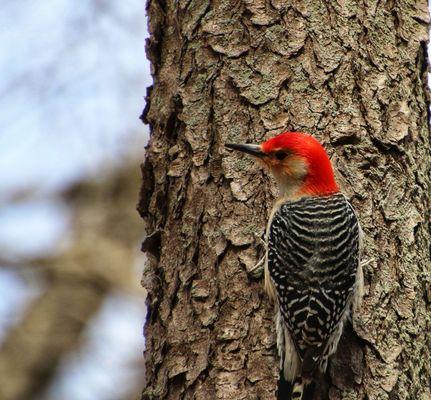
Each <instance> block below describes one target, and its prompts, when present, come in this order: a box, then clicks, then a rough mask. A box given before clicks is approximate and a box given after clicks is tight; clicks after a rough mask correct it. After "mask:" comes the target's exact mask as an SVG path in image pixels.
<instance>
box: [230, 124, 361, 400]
mask: <svg viewBox="0 0 431 400" xmlns="http://www.w3.org/2000/svg"><path fill="white" fill-rule="evenodd" d="M226 147H227V148H229V149H233V150H238V151H241V152H244V153H247V154H251V155H252V156H254V157H256V158H257V159H259V160H260V161H261V162H262V163H263V164H264V165H265V166H267V167H268V168H269V169H270V171H271V172H272V174H273V175H274V177H275V179H276V181H277V183H278V185H279V189H280V198H279V199H278V200H277V201H276V203H275V206H274V208H273V210H272V213H271V216H270V219H269V223H268V227H267V231H266V241H267V251H266V262H265V289H266V291H267V292H268V294H269V295H270V297H272V298H273V299H274V300H275V304H276V330H277V347H278V351H279V354H280V381H279V388H278V399H280V400H281V399H283V400H285V399H297V400H298V399H302V400H311V399H312V398H313V392H314V387H315V378H316V376H317V375H318V373H319V371H320V372H324V371H325V369H326V366H327V362H328V357H329V356H330V355H331V354H333V353H334V352H335V350H336V348H337V345H338V341H339V340H340V336H341V333H342V330H343V324H344V322H345V321H346V318H348V316H349V315H350V314H351V312H353V311H355V310H356V309H357V307H358V306H359V304H360V301H361V298H362V286H363V277H362V268H361V266H360V263H359V261H360V251H361V250H360V247H361V242H362V231H361V228H360V226H359V222H358V219H357V217H356V214H355V212H354V210H353V208H352V206H351V205H350V203H349V202H348V201H347V199H346V198H345V197H344V196H343V194H341V193H340V191H339V188H338V186H337V184H336V182H335V178H334V172H333V169H332V165H331V162H330V160H329V157H328V155H327V153H326V151H325V150H324V148H323V147H322V145H321V144H320V143H319V142H318V141H317V140H316V139H314V138H313V137H312V136H310V135H308V134H305V133H298V132H286V133H282V134H280V135H278V136H276V137H274V138H272V139H269V140H267V141H266V142H264V143H262V144H261V145H252V144H226ZM282 392H283V393H282Z"/></svg>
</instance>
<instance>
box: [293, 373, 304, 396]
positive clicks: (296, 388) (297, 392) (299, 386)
mask: <svg viewBox="0 0 431 400" xmlns="http://www.w3.org/2000/svg"><path fill="white" fill-rule="evenodd" d="M303 393H304V380H303V379H302V378H301V377H298V378H296V379H295V381H294V382H293V389H292V400H302V395H303Z"/></svg>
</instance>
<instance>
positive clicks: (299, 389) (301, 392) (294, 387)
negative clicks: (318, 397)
mask: <svg viewBox="0 0 431 400" xmlns="http://www.w3.org/2000/svg"><path fill="white" fill-rule="evenodd" d="M314 391H315V383H314V382H313V381H311V380H310V379H306V378H302V377H300V376H298V377H297V378H295V380H294V381H293V383H292V382H288V381H286V379H285V378H284V375H283V371H280V379H279V381H278V390H277V400H313V398H314Z"/></svg>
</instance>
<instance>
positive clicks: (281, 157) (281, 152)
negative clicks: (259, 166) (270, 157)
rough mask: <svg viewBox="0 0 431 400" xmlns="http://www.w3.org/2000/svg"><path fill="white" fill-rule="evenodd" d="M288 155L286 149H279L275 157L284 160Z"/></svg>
mask: <svg viewBox="0 0 431 400" xmlns="http://www.w3.org/2000/svg"><path fill="white" fill-rule="evenodd" d="M286 156H287V153H286V152H285V151H277V152H276V153H275V158H276V159H277V160H280V161H281V160H284V159H285V158H286Z"/></svg>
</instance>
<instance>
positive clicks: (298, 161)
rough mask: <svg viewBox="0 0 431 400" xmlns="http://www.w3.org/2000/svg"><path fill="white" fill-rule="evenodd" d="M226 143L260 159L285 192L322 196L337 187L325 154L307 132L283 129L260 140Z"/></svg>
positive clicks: (336, 189) (321, 147)
mask: <svg viewBox="0 0 431 400" xmlns="http://www.w3.org/2000/svg"><path fill="white" fill-rule="evenodd" d="M226 147H227V148H229V149H232V150H237V151H241V152H243V153H247V154H251V155H252V156H254V157H256V158H257V159H258V160H260V161H261V162H262V163H263V164H264V165H266V166H267V167H268V168H269V170H270V171H271V172H272V174H273V175H274V177H275V179H276V181H277V183H278V185H279V187H280V190H281V191H282V192H283V194H285V195H291V196H295V195H298V196H307V195H308V196H324V195H327V194H331V193H336V192H338V191H339V189H338V186H337V184H336V182H335V178H334V171H333V169H332V165H331V161H330V160H329V157H328V154H327V153H326V151H325V149H324V148H323V146H322V145H321V144H320V143H319V142H318V141H317V140H316V139H315V138H314V137H313V136H311V135H308V134H306V133H300V132H285V133H282V134H280V135H278V136H276V137H274V138H272V139H269V140H267V141H266V142H263V143H262V144H233V143H227V144H226Z"/></svg>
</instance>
